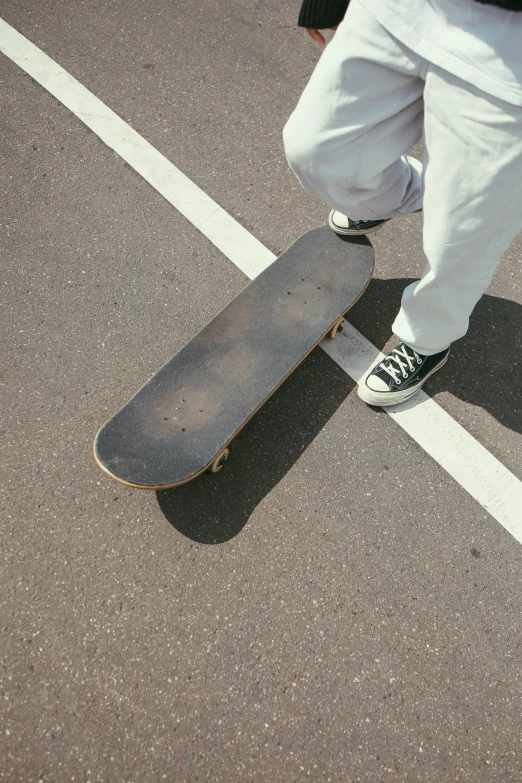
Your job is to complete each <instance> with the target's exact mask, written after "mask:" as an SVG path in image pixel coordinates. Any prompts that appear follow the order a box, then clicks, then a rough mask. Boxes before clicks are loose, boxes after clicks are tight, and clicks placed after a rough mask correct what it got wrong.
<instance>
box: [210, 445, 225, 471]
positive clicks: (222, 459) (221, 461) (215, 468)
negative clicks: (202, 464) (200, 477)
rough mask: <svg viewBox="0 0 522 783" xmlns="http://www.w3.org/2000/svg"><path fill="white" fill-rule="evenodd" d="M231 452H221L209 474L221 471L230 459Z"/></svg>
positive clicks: (211, 466)
mask: <svg viewBox="0 0 522 783" xmlns="http://www.w3.org/2000/svg"><path fill="white" fill-rule="evenodd" d="M228 455H229V451H228V449H223V451H220V452H219V454H218V455H217V457H216V458H215V460H214V462H213V463H212V464H211V465H210V467H209V469H208V472H209V473H217V472H218V471H220V470H221V468H222V467H223V465H224V464H225V462H226V461H227V459H228Z"/></svg>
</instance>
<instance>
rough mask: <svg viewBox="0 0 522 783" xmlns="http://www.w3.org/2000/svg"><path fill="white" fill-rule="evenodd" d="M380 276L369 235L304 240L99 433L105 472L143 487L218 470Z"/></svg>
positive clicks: (328, 233)
mask: <svg viewBox="0 0 522 783" xmlns="http://www.w3.org/2000/svg"><path fill="white" fill-rule="evenodd" d="M372 271H373V249H372V245H371V243H370V241H369V240H368V239H367V237H365V236H361V237H340V236H338V235H337V234H335V233H334V232H333V231H332V230H331V228H329V227H328V226H321V227H319V228H315V229H313V230H312V231H309V232H308V233H306V234H304V235H303V236H302V237H300V238H299V239H298V240H297V241H296V242H295V243H294V244H293V245H291V247H289V248H288V250H286V251H285V252H284V253H283V254H282V255H281V256H280V257H279V258H277V259H276V260H275V261H274V262H273V263H272V264H271V265H270V266H269V267H267V269H265V270H264V271H263V272H261V274H260V275H259V276H258V277H256V278H255V279H254V280H253V281H252V282H251V283H249V285H247V287H246V288H245V289H244V290H243V291H242V292H241V293H240V294H239V295H238V296H237V297H236V298H235V299H233V300H232V302H230V304H228V305H227V306H226V307H225V308H224V309H223V310H222V311H221V312H220V313H218V315H216V316H215V318H213V320H212V321H210V323H208V324H207V325H206V326H205V327H204V328H203V329H202V330H201V331H200V332H199V333H198V334H197V335H196V336H195V337H193V338H192V339H191V340H190V341H189V342H188V343H187V344H186V345H185V346H184V347H183V348H182V349H181V350H180V351H178V353H176V354H175V356H173V358H172V359H171V360H170V361H169V362H167V364H165V365H164V366H163V367H162V368H161V369H160V370H159V371H158V372H157V373H156V374H155V375H154V376H153V377H152V378H151V379H150V380H149V381H148V383H146V384H145V386H143V387H142V388H141V389H140V391H138V392H137V394H135V396H134V397H132V399H131V400H130V401H129V402H128V403H127V404H126V405H125V406H124V407H123V408H122V409H121V410H120V411H119V412H118V413H116V415H115V416H113V418H112V419H110V420H109V421H108V422H107V423H106V424H105V425H104V426H103V427H102V428H101V430H100V431H99V432H98V435H97V436H96V440H95V442H94V455H95V459H96V462H97V463H98V465H99V466H100V467H101V468H102V469H103V470H104V471H105V472H106V473H108V474H109V476H111V477H112V478H114V479H116V480H117V481H120V482H122V483H123V484H127V485H129V486H132V487H137V488H140V489H167V488H169V487H175V486H178V485H180V484H184V483H186V482H187V481H190V480H191V479H194V478H196V476H198V475H200V474H201V473H203V472H204V471H205V470H207V469H209V468H210V469H212V470H214V471H215V470H218V469H219V468H220V467H221V465H222V461H223V460H224V459H226V456H227V455H228V451H227V450H226V447H227V446H228V445H229V444H230V442H231V441H232V440H233V439H234V437H235V435H236V434H237V433H238V432H239V431H240V430H241V429H242V428H243V427H244V426H245V424H246V423H247V422H248V421H249V420H250V419H251V418H252V416H253V415H254V414H255V413H256V412H257V411H258V410H259V409H260V408H261V407H262V405H263V404H264V403H265V402H266V401H267V400H268V399H269V397H271V396H272V394H273V393H274V392H275V391H276V390H277V389H278V388H279V386H281V384H282V383H283V382H284V381H285V379H286V378H288V376H289V375H290V374H291V373H292V372H293V371H294V370H295V368H296V367H297V366H298V365H299V364H301V362H302V361H303V359H305V357H306V356H307V355H308V354H309V353H310V352H311V351H312V350H313V349H314V348H315V346H316V345H318V343H319V342H320V341H321V340H322V338H323V337H325V336H326V335H328V334H329V333H331V332H332V330H334V331H335V330H336V328H337V323H338V321H339V319H340V317H342V316H343V315H344V314H345V313H346V312H347V311H348V310H349V309H350V307H351V306H352V305H353V304H354V303H355V302H356V301H357V300H358V299H359V297H360V296H361V294H362V293H363V292H364V290H365V288H366V286H367V285H368V283H369V282H370V279H371V275H372ZM331 336H333V334H332V335H331Z"/></svg>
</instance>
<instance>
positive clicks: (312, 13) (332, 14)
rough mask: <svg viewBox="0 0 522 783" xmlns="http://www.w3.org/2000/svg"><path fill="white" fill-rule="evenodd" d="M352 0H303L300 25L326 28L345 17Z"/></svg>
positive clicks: (320, 28) (318, 28) (319, 28)
mask: <svg viewBox="0 0 522 783" xmlns="http://www.w3.org/2000/svg"><path fill="white" fill-rule="evenodd" d="M349 2H350V0H303V4H302V6H301V11H300V13H299V21H298V25H299V27H313V28H314V29H315V30H324V29H325V28H326V27H334V25H336V24H339V22H342V20H343V19H344V15H345V13H346V9H347V8H348V3H349Z"/></svg>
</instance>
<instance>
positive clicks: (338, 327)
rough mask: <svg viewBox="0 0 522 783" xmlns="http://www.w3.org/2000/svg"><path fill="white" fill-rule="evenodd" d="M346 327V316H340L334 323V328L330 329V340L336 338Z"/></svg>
mask: <svg viewBox="0 0 522 783" xmlns="http://www.w3.org/2000/svg"><path fill="white" fill-rule="evenodd" d="M343 329H344V318H338V319H337V321H336V322H335V323H334V325H333V326H332V328H331V329H330V332H329V333H328V337H329V338H330V340H335V338H336V337H337V335H338V334H341V332H342V331H343Z"/></svg>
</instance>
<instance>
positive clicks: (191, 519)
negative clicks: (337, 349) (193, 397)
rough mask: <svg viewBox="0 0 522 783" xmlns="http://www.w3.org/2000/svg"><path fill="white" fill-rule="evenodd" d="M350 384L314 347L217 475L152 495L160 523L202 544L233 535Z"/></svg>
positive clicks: (245, 431)
mask: <svg viewBox="0 0 522 783" xmlns="http://www.w3.org/2000/svg"><path fill="white" fill-rule="evenodd" d="M354 385H355V384H354V382H353V381H352V379H351V378H349V376H348V375H346V373H345V372H343V370H341V369H340V368H339V367H338V366H337V365H336V364H335V363H334V362H333V361H332V360H331V359H330V357H329V356H327V355H326V353H325V352H324V351H322V350H321V349H317V348H316V349H315V350H314V351H312V353H311V354H310V356H308V357H307V358H306V359H305V361H304V362H303V363H302V364H301V365H300V366H299V367H298V368H297V369H296V370H295V372H294V373H293V374H292V375H291V376H290V378H288V380H287V381H286V382H285V383H284V384H283V386H281V388H280V389H278V391H277V392H276V393H275V394H274V396H273V397H271V398H270V400H268V402H267V403H266V404H265V405H264V407H263V408H262V409H261V410H260V411H259V413H258V414H256V416H254V417H253V419H251V421H250V422H249V423H248V424H247V425H246V426H245V427H244V429H243V430H241V432H240V433H239V434H238V435H237V437H236V438H235V439H234V441H233V444H232V446H231V448H230V456H229V458H228V461H227V463H226V466H225V467H224V469H223V470H222V471H220V472H219V473H218V474H217V475H211V474H208V473H207V474H203V475H202V476H200V477H198V478H197V479H195V480H194V481H191V482H189V483H188V484H184V485H182V486H181V487H175V488H173V489H167V490H160V491H158V492H157V493H156V496H157V499H158V503H159V506H160V509H161V511H162V512H163V514H164V516H165V517H166V519H167V520H168V521H169V522H170V524H171V525H173V527H175V528H176V529H177V530H179V532H180V533H183V535H185V536H187V538H190V539H192V540H193V541H198V542H200V543H204V544H221V543H223V542H224V541H228V540H230V539H231V538H233V537H234V536H236V535H237V534H238V533H239V532H240V531H241V530H242V528H243V527H244V526H245V524H246V523H247V522H248V520H249V518H250V516H251V514H252V512H253V511H254V509H255V508H256V506H257V505H258V504H259V503H260V502H261V500H262V499H263V498H264V497H265V496H266V495H267V494H268V493H269V492H270V491H271V490H272V489H273V487H274V486H275V485H276V484H278V483H279V481H280V480H281V479H282V478H283V476H285V475H286V473H287V472H288V471H289V470H290V468H291V467H292V466H293V465H294V464H295V463H296V462H297V460H298V459H299V457H300V456H301V454H302V453H303V451H304V450H305V449H306V447H307V446H308V445H309V444H310V443H311V442H312V441H313V440H314V438H315V437H316V435H317V434H318V433H319V432H320V431H321V429H322V428H323V427H324V425H325V424H326V422H327V421H328V420H329V419H330V418H331V416H333V414H334V413H335V411H336V410H337V409H338V407H339V406H340V405H341V404H342V403H343V402H344V400H345V399H346V397H347V396H348V395H349V394H350V392H351V391H352V390H353V388H354Z"/></svg>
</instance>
